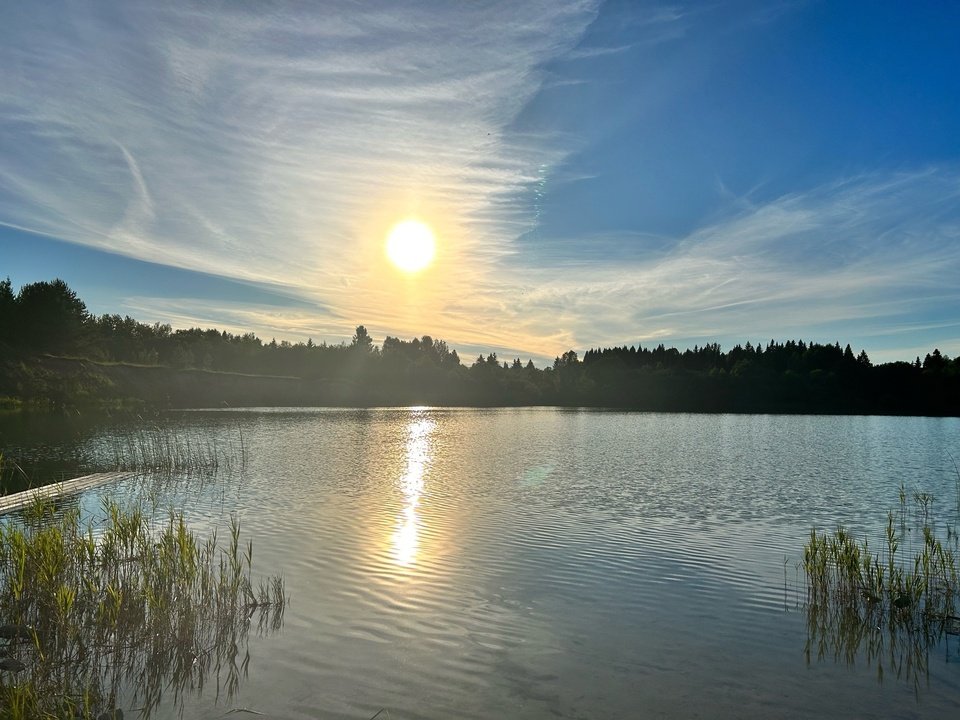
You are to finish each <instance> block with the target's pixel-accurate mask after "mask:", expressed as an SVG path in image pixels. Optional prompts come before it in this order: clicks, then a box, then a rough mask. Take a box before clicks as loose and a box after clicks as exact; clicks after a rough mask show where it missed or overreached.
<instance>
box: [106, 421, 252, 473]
mask: <svg viewBox="0 0 960 720" xmlns="http://www.w3.org/2000/svg"><path fill="white" fill-rule="evenodd" d="M106 452H107V457H106V459H105V461H106V466H108V467H110V468H111V469H114V470H129V471H135V472H149V473H152V474H155V475H156V474H163V475H178V476H187V477H189V476H206V477H210V476H214V475H217V474H219V473H221V472H223V473H230V472H233V471H234V470H237V469H239V470H243V468H244V467H245V466H246V459H247V458H246V448H245V447H244V443H243V434H242V433H241V434H240V435H239V437H238V440H237V441H236V442H234V441H229V442H217V440H216V439H215V438H211V437H209V436H204V435H201V434H199V433H193V434H191V433H188V432H184V431H175V430H172V429H169V428H159V427H158V428H153V429H149V430H140V431H138V432H136V433H131V434H128V435H123V436H117V437H114V438H112V439H111V441H110V444H109V446H108V447H107V448H106Z"/></svg>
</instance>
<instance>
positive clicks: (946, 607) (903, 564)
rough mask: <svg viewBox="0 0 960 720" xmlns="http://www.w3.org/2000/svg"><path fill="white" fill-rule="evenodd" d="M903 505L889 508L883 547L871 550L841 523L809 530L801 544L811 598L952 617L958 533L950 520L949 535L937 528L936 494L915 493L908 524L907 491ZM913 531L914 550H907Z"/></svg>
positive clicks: (891, 613) (959, 573) (899, 613)
mask: <svg viewBox="0 0 960 720" xmlns="http://www.w3.org/2000/svg"><path fill="white" fill-rule="evenodd" d="M900 497H901V510H900V512H899V513H895V512H893V511H890V512H889V513H888V514H887V523H886V528H885V537H884V545H883V547H882V551H881V552H878V553H874V552H872V551H871V550H870V547H869V543H868V541H867V540H866V539H863V540H856V539H854V537H853V536H852V535H851V533H850V532H849V531H848V530H846V529H845V528H843V527H839V528H837V529H836V530H835V531H834V532H833V533H832V534H830V533H826V532H824V533H819V532H817V530H816V529H814V530H811V532H810V540H809V541H808V542H807V544H806V545H805V546H804V549H803V568H804V572H805V574H806V579H807V589H808V595H809V600H810V602H811V603H813V604H816V605H821V606H827V605H834V606H840V607H843V608H845V609H847V610H850V611H856V612H858V613H859V614H860V615H861V616H863V617H868V616H869V617H874V616H878V617H880V619H882V618H885V617H893V618H900V619H903V618H904V617H905V616H909V617H911V618H912V619H914V620H916V621H918V622H919V621H920V620H922V619H923V618H950V617H955V616H956V615H957V612H958V608H957V600H958V598H960V564H958V552H957V535H956V532H955V530H954V529H953V527H951V526H950V525H946V526H945V529H946V533H947V538H946V540H941V539H940V538H939V537H938V536H937V534H936V526H935V523H934V521H933V517H932V507H933V497H932V495H930V494H929V493H921V492H918V493H914V496H913V499H914V503H915V505H916V513H915V516H914V522H913V523H912V524H910V525H908V518H907V517H906V515H907V514H906V494H905V492H904V491H903V490H902V489H901V493H900ZM907 535H909V536H910V538H909V539H910V541H911V542H910V543H909V546H910V550H911V552H910V556H909V557H907V556H905V554H904V543H905V540H906V537H905V536H907Z"/></svg>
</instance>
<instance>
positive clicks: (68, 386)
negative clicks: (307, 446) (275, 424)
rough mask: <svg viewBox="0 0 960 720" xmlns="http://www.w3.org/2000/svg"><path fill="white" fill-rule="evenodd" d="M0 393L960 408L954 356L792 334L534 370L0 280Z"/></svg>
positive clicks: (200, 401) (628, 350) (598, 354)
mask: <svg viewBox="0 0 960 720" xmlns="http://www.w3.org/2000/svg"><path fill="white" fill-rule="evenodd" d="M0 353H2V354H0V357H2V360H0V396H2V397H5V398H6V399H7V403H8V404H10V405H14V406H17V405H19V404H27V405H48V406H67V405H80V404H96V403H118V402H124V401H133V402H143V403H147V404H152V405H161V406H171V407H200V406H210V405H215V406H221V405H357V406H370V405H410V404H429V405H465V406H527V405H556V406H589V407H611V408H631V409H640V410H658V411H686V412H752V413H856V414H915V415H960V358H955V359H950V358H949V357H948V356H946V355H944V354H942V353H941V352H940V351H939V350H937V349H935V350H933V351H932V352H930V353H928V354H927V355H926V356H925V357H924V358H923V359H922V360H921V359H920V358H919V357H917V358H916V359H915V360H914V361H912V362H903V361H901V362H892V363H884V364H878V365H874V364H873V363H871V361H870V359H869V357H868V356H867V354H866V352H864V351H862V350H861V351H860V352H859V353H857V354H854V351H853V349H852V348H851V347H850V346H849V345H846V346H845V347H841V345H840V344H839V343H838V342H837V343H834V344H820V343H815V342H805V341H803V340H788V341H779V342H778V341H775V340H770V341H769V342H767V343H766V344H761V343H757V344H752V343H749V342H748V343H746V344H745V345H736V346H734V347H733V348H732V349H730V350H728V351H726V352H724V351H723V350H721V348H720V346H719V345H718V344H716V343H708V344H705V345H702V346H695V347H694V348H692V349H686V350H683V351H681V350H678V349H677V348H672V347H671V348H668V347H665V346H664V345H663V344H660V345H657V346H656V347H642V346H640V345H634V346H629V347H627V346H622V347H611V348H597V349H590V350H587V351H586V352H585V353H584V355H583V357H582V358H581V357H580V356H579V355H578V353H577V352H576V351H574V350H568V351H566V352H564V353H563V354H562V355H560V356H558V357H557V358H556V359H555V360H554V362H553V364H552V366H550V367H546V368H537V367H535V366H534V364H533V362H532V361H529V360H528V361H527V362H526V363H524V362H522V361H521V360H520V358H510V359H509V360H504V359H501V358H499V357H498V356H497V354H496V353H495V352H491V353H489V354H487V355H480V356H479V357H477V358H476V359H475V360H473V361H472V362H471V363H470V364H469V365H467V364H465V363H463V362H461V359H460V357H459V356H458V354H457V351H456V350H454V349H452V348H450V347H449V346H448V345H447V343H446V342H445V341H443V340H438V339H434V338H432V337H431V336H429V335H424V336H422V337H419V338H413V339H411V340H402V339H399V338H395V337H386V338H384V340H383V342H382V344H381V345H380V346H379V347H378V346H377V345H376V344H375V343H374V341H373V338H371V336H370V334H369V333H368V332H367V330H366V328H365V327H364V326H363V325H359V326H358V327H357V328H356V332H355V334H354V336H353V338H352V340H351V342H350V343H349V344H347V343H342V344H337V345H328V344H326V343H319V344H316V343H314V342H313V341H312V340H308V341H307V342H306V343H302V342H301V343H290V342H286V341H283V342H280V343H277V342H276V341H271V342H263V341H262V340H261V339H260V338H258V337H256V336H255V335H254V334H253V333H246V334H242V335H236V334H232V333H228V332H225V331H221V330H215V329H207V330H202V329H199V328H193V329H179V330H174V329H173V328H172V327H171V326H170V325H167V324H160V323H155V324H152V325H150V324H147V323H142V322H138V321H137V320H135V319H133V318H131V317H129V316H125V317H122V316H120V315H110V314H107V315H100V316H95V315H92V314H91V313H89V312H88V311H87V308H86V305H85V303H84V302H83V301H82V300H81V299H80V298H79V297H78V296H77V294H76V293H75V292H74V291H73V290H71V289H70V288H69V286H68V285H67V284H66V283H65V282H63V281H62V280H54V281H51V282H46V281H44V282H36V283H31V284H28V285H24V286H23V287H21V288H20V290H19V292H17V293H14V291H13V288H12V284H11V282H10V280H9V279H7V280H5V281H2V282H0Z"/></svg>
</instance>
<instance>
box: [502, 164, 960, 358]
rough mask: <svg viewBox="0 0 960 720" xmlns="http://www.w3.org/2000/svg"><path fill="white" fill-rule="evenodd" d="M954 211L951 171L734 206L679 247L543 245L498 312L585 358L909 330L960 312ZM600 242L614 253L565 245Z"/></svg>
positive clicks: (647, 242) (675, 242) (955, 185)
mask: <svg viewBox="0 0 960 720" xmlns="http://www.w3.org/2000/svg"><path fill="white" fill-rule="evenodd" d="M958 201H960V172H958V171H957V170H952V171H942V170H932V169H928V170H923V171H917V172H912V173H897V174H892V175H882V176H880V175H866V176H860V177H855V178H849V179H846V180H844V181H842V182H834V183H829V184H826V185H824V186H822V187H818V188H814V189H812V190H810V191H808V192H805V193H796V194H790V195H786V196H783V197H780V198H778V199H775V200H772V201H768V202H766V203H748V204H747V208H746V209H744V203H741V202H739V201H731V202H730V204H729V207H730V208H731V211H730V214H729V215H727V216H724V217H722V218H720V219H718V220H716V221H715V222H713V223H710V224H708V225H706V226H704V227H702V228H700V229H698V230H697V231H695V232H693V233H691V234H689V235H687V236H684V237H678V238H668V237H653V238H652V237H650V236H647V235H642V234H637V235H636V236H634V237H633V238H632V239H630V238H629V237H625V236H622V235H621V236H618V237H617V238H616V239H615V241H612V242H611V241H610V239H609V238H608V237H600V238H589V237H586V238H583V237H581V238H574V239H569V238H568V239H564V240H563V241H562V242H555V243H551V242H550V241H547V242H546V244H545V247H546V248H547V249H548V250H552V251H553V254H552V255H551V253H550V252H540V253H538V254H537V260H536V263H537V265H536V266H535V267H524V266H522V265H521V266H520V267H518V268H517V269H516V270H515V271H514V274H513V276H512V277H514V278H515V282H516V286H517V287H519V288H524V290H523V291H522V292H521V293H520V294H518V295H515V296H514V299H515V302H514V303H512V304H511V305H510V306H509V307H506V308H501V309H500V311H501V312H511V313H512V314H513V316H514V317H515V318H516V319H517V321H518V322H519V321H521V319H522V318H538V319H539V318H550V320H551V322H552V324H553V329H554V330H556V329H558V328H560V329H563V330H564V331H565V333H566V335H567V336H568V337H570V338H572V339H574V340H575V342H573V343H571V347H580V348H583V347H590V346H597V345H609V344H612V343H616V344H619V343H622V342H636V341H638V340H640V341H649V340H653V339H658V341H659V339H663V338H666V339H667V340H670V339H672V340H673V341H676V342H684V341H689V342H690V343H691V344H692V343H693V342H694V340H701V341H702V340H705V339H706V340H714V339H726V340H728V341H729V340H730V339H734V340H736V341H743V340H753V341H756V340H759V339H764V340H765V339H769V338H771V337H778V338H782V337H784V336H785V335H786V336H796V335H800V334H803V335H804V336H808V335H810V334H816V335H818V336H820V339H826V338H829V337H834V338H835V337H836V336H837V334H838V331H839V330H841V329H842V330H843V333H844V335H849V334H850V333H851V330H852V331H853V334H855V335H856V336H857V337H858V338H861V339H866V338H871V337H874V338H875V337H877V336H882V335H888V334H890V333H891V332H893V331H894V330H895V329H896V328H902V331H903V332H912V331H916V329H917V327H916V321H915V320H914V321H911V320H910V318H920V317H930V316H931V313H934V314H935V313H936V312H937V311H938V310H939V311H946V312H948V313H949V312H952V313H953V314H954V315H955V314H956V313H957V312H958V311H960V289H958V288H957V286H956V283H955V282H954V280H953V279H952V278H955V277H958V276H960V209H958V208H960V202H958ZM595 241H596V242H599V243H600V245H601V247H603V246H604V244H605V243H608V242H610V243H611V248H613V249H615V250H616V252H615V253H614V252H611V254H610V255H609V257H606V258H605V257H604V255H603V253H602V252H600V253H589V252H582V251H581V250H579V249H577V248H576V247H571V246H575V245H576V244H581V245H590V244H591V243H592V242H595ZM508 324H509V323H508ZM540 327H543V326H542V325H541V326H540ZM625 328H628V329H629V331H628V332H629V334H627V333H625V332H624V329H625ZM526 330H527V331H529V332H531V333H533V334H534V336H535V337H539V338H542V341H543V342H544V343H545V344H546V343H549V342H551V341H552V340H553V339H554V338H553V336H552V335H550V334H548V333H546V332H541V333H537V332H536V329H535V328H534V327H528V328H526ZM747 333H749V334H747ZM745 334H746V336H745ZM541 347H542V348H543V349H544V350H545V349H546V348H545V347H544V345H541Z"/></svg>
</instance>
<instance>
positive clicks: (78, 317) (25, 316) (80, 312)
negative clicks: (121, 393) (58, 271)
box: [13, 279, 89, 353]
mask: <svg viewBox="0 0 960 720" xmlns="http://www.w3.org/2000/svg"><path fill="white" fill-rule="evenodd" d="M88 318H89V316H88V313H87V306H86V305H85V304H84V302H83V301H82V300H81V299H80V298H78V297H77V294H76V293H75V292H74V291H73V290H71V289H70V288H69V287H67V284H66V283H65V282H64V281H63V280H60V279H57V280H54V281H52V282H37V283H32V284H30V285H24V286H23V287H22V288H20V293H19V294H18V295H17V299H16V303H15V306H14V321H13V325H14V328H15V333H16V337H17V341H18V342H20V343H22V344H23V345H25V346H26V347H28V348H30V349H31V350H34V351H38V352H61V353H64V352H75V351H77V350H80V349H81V348H82V347H83V343H82V339H83V335H84V329H85V325H86V323H87V320H88Z"/></svg>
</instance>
